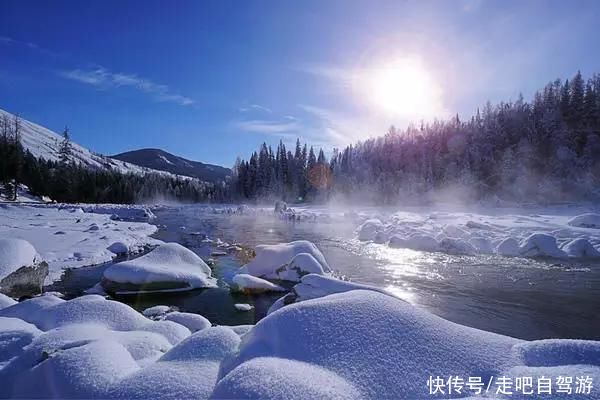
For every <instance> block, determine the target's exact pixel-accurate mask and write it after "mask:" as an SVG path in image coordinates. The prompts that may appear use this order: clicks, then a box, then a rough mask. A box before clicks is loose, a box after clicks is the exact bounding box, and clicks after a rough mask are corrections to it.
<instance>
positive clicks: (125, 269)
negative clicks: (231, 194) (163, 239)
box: [104, 243, 216, 290]
mask: <svg viewBox="0 0 600 400" xmlns="http://www.w3.org/2000/svg"><path fill="white" fill-rule="evenodd" d="M104 279H105V280H109V281H112V282H117V283H129V284H134V285H144V284H150V283H157V284H159V285H160V284H161V283H179V284H182V285H183V287H181V288H178V289H180V290H184V289H188V290H189V289H196V288H204V287H216V280H215V279H214V278H211V269H210V267H209V266H208V265H206V263H204V261H202V259H201V258H200V257H198V256H197V255H196V254H195V253H194V252H193V251H191V250H188V249H187V248H185V247H183V246H182V245H180V244H178V243H164V244H161V245H159V246H158V247H157V248H156V249H154V250H152V251H151V252H150V253H148V254H146V255H143V256H141V257H138V258H136V259H133V260H128V261H123V262H120V263H117V264H113V265H111V266H110V267H108V268H107V269H106V270H105V271H104ZM104 286H105V288H106V285H104ZM157 290H160V288H158V289H157Z"/></svg>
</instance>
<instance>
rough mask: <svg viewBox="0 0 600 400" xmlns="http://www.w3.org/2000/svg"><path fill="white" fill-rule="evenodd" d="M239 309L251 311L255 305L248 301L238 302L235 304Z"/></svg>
mask: <svg viewBox="0 0 600 400" xmlns="http://www.w3.org/2000/svg"><path fill="white" fill-rule="evenodd" d="M233 306H234V307H235V308H236V309H237V310H238V311H251V310H252V309H253V308H254V306H251V305H250V304H246V303H237V304H234V305H233Z"/></svg>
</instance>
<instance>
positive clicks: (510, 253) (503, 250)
mask: <svg viewBox="0 0 600 400" xmlns="http://www.w3.org/2000/svg"><path fill="white" fill-rule="evenodd" d="M520 251H521V248H520V247H519V242H518V241H517V239H515V238H512V237H508V238H506V239H504V240H503V241H502V242H500V243H499V244H498V246H497V247H496V253H498V254H499V255H501V256H506V257H515V256H518V255H519V252H520Z"/></svg>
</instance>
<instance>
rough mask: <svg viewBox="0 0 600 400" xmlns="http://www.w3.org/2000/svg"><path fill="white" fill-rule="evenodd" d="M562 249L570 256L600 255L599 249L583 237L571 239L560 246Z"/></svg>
mask: <svg viewBox="0 0 600 400" xmlns="http://www.w3.org/2000/svg"><path fill="white" fill-rule="evenodd" d="M562 251H564V252H565V253H567V255H568V256H570V257H600V251H598V250H596V248H594V246H592V244H591V243H590V242H589V241H588V240H587V239H583V238H579V239H573V240H571V241H570V242H568V243H566V244H565V245H564V246H563V247H562Z"/></svg>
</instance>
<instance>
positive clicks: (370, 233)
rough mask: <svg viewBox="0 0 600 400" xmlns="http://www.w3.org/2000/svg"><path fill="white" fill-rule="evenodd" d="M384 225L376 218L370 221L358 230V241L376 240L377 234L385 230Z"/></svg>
mask: <svg viewBox="0 0 600 400" xmlns="http://www.w3.org/2000/svg"><path fill="white" fill-rule="evenodd" d="M384 228H385V227H384V225H383V223H382V222H381V221H380V220H379V219H376V218H373V219H368V220H366V221H365V222H363V224H362V225H361V226H360V227H359V228H358V240H362V241H367V240H375V238H376V237H377V234H378V233H379V232H382V231H383V229H384Z"/></svg>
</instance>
